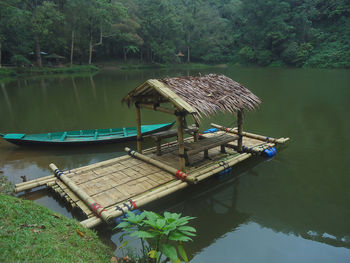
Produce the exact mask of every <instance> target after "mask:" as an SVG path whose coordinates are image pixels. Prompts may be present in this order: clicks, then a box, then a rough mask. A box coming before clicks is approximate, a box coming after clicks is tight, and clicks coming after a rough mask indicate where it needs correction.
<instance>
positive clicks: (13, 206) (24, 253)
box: [0, 173, 113, 263]
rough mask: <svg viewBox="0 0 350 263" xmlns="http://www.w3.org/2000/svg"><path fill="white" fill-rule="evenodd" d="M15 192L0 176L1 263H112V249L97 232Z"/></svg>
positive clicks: (0, 175)
mask: <svg viewBox="0 0 350 263" xmlns="http://www.w3.org/2000/svg"><path fill="white" fill-rule="evenodd" d="M12 189H13V186H12V184H10V183H8V182H7V180H6V178H5V177H4V176H3V175H2V174H1V173H0V211H1V212H0V247H1V253H0V262H101V263H102V262H104V263H105V262H110V260H111V257H112V256H113V250H112V248H110V247H108V246H106V245H105V244H103V243H102V242H101V241H100V240H99V238H98V236H97V234H96V233H95V232H94V231H92V230H89V229H85V228H84V227H82V226H81V225H80V224H79V223H78V222H77V221H75V220H73V219H69V218H66V217H64V216H62V215H60V214H57V213H55V212H53V211H51V210H49V209H48V208H46V207H42V206H40V205H38V204H36V203H34V202H32V201H27V200H22V199H20V198H16V197H14V196H10V195H8V194H11V193H13V190H12Z"/></svg>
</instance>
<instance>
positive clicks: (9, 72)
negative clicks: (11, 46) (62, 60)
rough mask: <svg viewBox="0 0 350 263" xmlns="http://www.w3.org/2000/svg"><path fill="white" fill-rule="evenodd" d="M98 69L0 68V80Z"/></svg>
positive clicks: (75, 67)
mask: <svg viewBox="0 0 350 263" xmlns="http://www.w3.org/2000/svg"><path fill="white" fill-rule="evenodd" d="M98 70H99V68H98V67H96V66H94V65H75V66H72V67H57V68H52V67H43V68H38V67H32V68H30V67H18V68H15V67H13V68H0V78H10V77H21V76H30V75H50V74H76V73H85V72H96V71H98Z"/></svg>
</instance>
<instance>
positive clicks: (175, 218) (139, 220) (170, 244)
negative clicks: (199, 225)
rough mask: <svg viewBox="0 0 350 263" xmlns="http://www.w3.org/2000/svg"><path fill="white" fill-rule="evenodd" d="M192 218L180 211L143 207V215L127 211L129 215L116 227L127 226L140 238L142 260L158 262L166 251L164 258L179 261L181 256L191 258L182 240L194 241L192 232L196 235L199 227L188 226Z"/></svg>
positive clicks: (128, 232) (184, 259)
mask: <svg viewBox="0 0 350 263" xmlns="http://www.w3.org/2000/svg"><path fill="white" fill-rule="evenodd" d="M191 219H194V217H189V216H184V217H181V214H177V213H169V212H164V216H162V215H159V214H157V213H154V212H150V211H144V212H143V213H141V214H140V215H135V214H134V213H132V212H128V216H127V217H126V218H124V219H123V222H121V223H120V224H119V225H118V226H117V228H119V229H122V230H124V231H125V232H127V234H130V236H131V237H137V238H139V239H140V241H141V245H142V250H141V252H142V256H141V257H139V262H156V263H159V262H160V261H161V259H162V257H163V255H164V256H165V257H166V259H165V260H164V261H162V262H168V261H169V260H171V262H173V263H175V262H176V263H177V262H181V260H180V258H182V260H183V261H185V262H188V258H187V254H186V252H185V249H184V247H183V246H182V243H183V242H187V241H192V239H191V238H190V236H195V235H196V234H195V232H196V229H195V228H193V227H191V226H187V224H188V223H189V221H190V220H191ZM124 236H125V234H124V235H122V236H121V242H122V241H123V239H124ZM145 239H146V240H147V241H148V244H146V242H145ZM124 244H126V242H124ZM179 255H180V257H179Z"/></svg>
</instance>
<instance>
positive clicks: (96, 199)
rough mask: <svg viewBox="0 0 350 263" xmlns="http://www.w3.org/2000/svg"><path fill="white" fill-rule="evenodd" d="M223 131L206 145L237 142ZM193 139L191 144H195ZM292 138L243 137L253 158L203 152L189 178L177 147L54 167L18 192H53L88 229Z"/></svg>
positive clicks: (231, 147) (229, 149) (230, 151)
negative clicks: (216, 141)
mask: <svg viewBox="0 0 350 263" xmlns="http://www.w3.org/2000/svg"><path fill="white" fill-rule="evenodd" d="M212 126H213V127H216V128H219V129H220V130H221V131H218V132H216V133H209V134H205V135H201V137H202V139H205V138H210V137H214V136H221V135H225V136H236V134H237V129H231V128H230V129H228V128H224V127H222V126H220V125H216V124H212ZM193 140H194V138H193V137H190V138H186V139H185V143H191V142H192V141H193ZM288 140H289V138H280V139H274V138H269V137H266V136H261V135H257V134H252V133H247V132H245V133H244V134H243V140H242V144H243V145H244V146H245V147H246V149H249V152H247V151H246V152H237V151H236V149H237V146H238V145H237V144H238V142H237V141H233V142H230V143H228V144H227V145H226V151H225V153H222V151H221V147H220V146H218V147H215V148H212V149H210V150H209V153H208V155H209V156H208V157H209V158H203V152H199V153H196V154H194V155H193V156H191V159H192V161H191V165H189V166H188V167H187V170H186V173H183V172H181V171H180V170H179V162H178V160H177V156H178V155H177V153H178V148H179V146H178V143H177V142H176V141H174V142H170V143H165V144H163V145H162V148H163V150H162V155H161V156H159V155H158V154H157V148H156V147H154V148H150V149H146V150H144V151H143V154H140V153H137V152H135V151H132V150H131V149H129V148H126V151H127V152H128V153H129V154H128V155H125V156H122V157H117V158H114V159H110V160H107V161H103V162H99V163H96V164H92V165H88V166H84V167H80V168H76V169H72V170H69V171H63V172H62V171H60V170H59V169H58V168H57V167H56V166H55V165H54V164H51V165H50V168H51V169H52V170H53V171H54V173H55V174H54V175H50V176H46V177H42V178H39V179H36V180H32V181H28V182H23V183H19V184H17V185H16V187H15V191H16V192H21V191H25V190H29V189H32V188H35V187H38V186H47V187H49V188H51V189H53V190H54V191H55V192H57V193H58V194H59V195H60V196H61V197H62V198H64V199H65V200H67V201H68V202H69V203H70V204H71V206H72V207H78V208H79V209H80V210H81V211H82V213H83V214H84V215H85V216H86V218H87V219H86V220H84V221H82V222H81V224H82V225H83V226H85V227H87V228H91V227H95V226H97V225H99V224H101V223H102V222H111V219H112V218H116V217H119V216H121V215H122V214H123V213H124V212H125V211H127V210H133V209H135V208H137V207H141V206H143V205H145V204H148V203H150V202H152V201H155V200H158V199H160V198H162V197H164V196H167V195H170V194H172V193H174V192H176V191H179V190H181V189H184V188H186V187H188V186H190V185H192V184H195V183H197V182H200V181H202V180H205V179H207V178H208V177H211V176H213V175H215V174H217V173H219V172H221V171H224V170H225V169H227V168H228V167H232V166H234V165H236V164H238V163H240V162H242V161H244V160H246V159H248V158H250V157H252V156H253V155H256V154H260V153H261V152H262V151H263V150H264V149H266V148H268V147H273V146H275V145H278V144H284V143H286V142H287V141H288Z"/></svg>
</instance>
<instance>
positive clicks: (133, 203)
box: [129, 199, 137, 209]
mask: <svg viewBox="0 0 350 263" xmlns="http://www.w3.org/2000/svg"><path fill="white" fill-rule="evenodd" d="M129 202H130V204H131V205H132V209H136V208H137V205H136V203H135V202H134V201H133V200H131V199H130V200H129Z"/></svg>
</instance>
